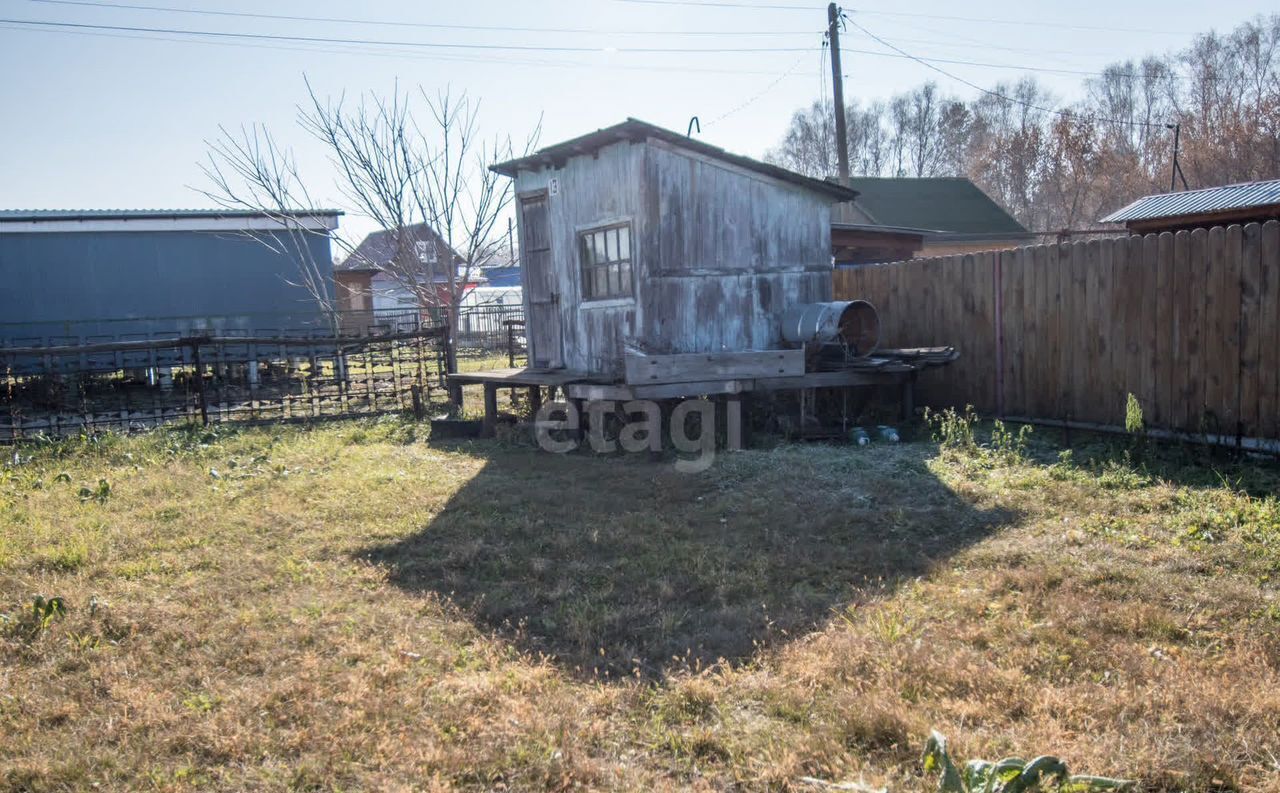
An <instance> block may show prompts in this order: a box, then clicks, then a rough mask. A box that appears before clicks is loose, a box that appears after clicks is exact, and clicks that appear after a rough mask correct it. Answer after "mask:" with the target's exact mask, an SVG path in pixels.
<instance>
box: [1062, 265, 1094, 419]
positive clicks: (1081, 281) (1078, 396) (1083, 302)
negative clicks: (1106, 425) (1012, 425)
mask: <svg viewBox="0 0 1280 793" xmlns="http://www.w3.org/2000/svg"><path fill="white" fill-rule="evenodd" d="M1088 247H1089V246H1088V245H1087V244H1085V243H1083V242H1074V243H1072V244H1071V258H1070V260H1069V261H1070V265H1069V268H1068V273H1069V275H1070V278H1069V279H1068V283H1069V284H1070V291H1069V293H1068V297H1069V299H1068V302H1067V311H1066V324H1065V327H1066V329H1067V330H1066V334H1065V335H1064V336H1063V342H1062V343H1063V346H1064V347H1068V348H1070V366H1069V367H1068V369H1067V370H1066V371H1067V373H1068V375H1069V380H1068V382H1067V389H1068V393H1069V394H1070V395H1071V415H1073V416H1075V417H1076V418H1077V420H1081V421H1083V420H1087V419H1088V416H1087V413H1088V411H1089V408H1088V405H1089V396H1090V393H1091V391H1092V390H1093V389H1094V388H1096V387H1097V383H1096V378H1094V377H1092V373H1091V370H1092V368H1093V362H1094V355H1093V350H1092V345H1091V344H1090V333H1089V326H1088V325H1087V324H1086V323H1085V319H1084V318H1085V316H1086V315H1087V314H1088V311H1089V284H1088V281H1089V274H1088V270H1087V262H1086V256H1087V253H1088Z"/></svg>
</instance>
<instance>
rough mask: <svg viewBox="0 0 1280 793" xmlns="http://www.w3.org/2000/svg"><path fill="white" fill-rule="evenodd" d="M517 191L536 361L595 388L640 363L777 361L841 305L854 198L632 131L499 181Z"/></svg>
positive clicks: (552, 150)
mask: <svg viewBox="0 0 1280 793" xmlns="http://www.w3.org/2000/svg"><path fill="white" fill-rule="evenodd" d="M494 170H495V171H497V172H498V173H501V174H505V175H507V176H511V177H513V178H514V179H515V193H516V201H517V220H518V224H519V233H520V250H521V255H522V261H523V264H522V269H523V278H524V282H523V286H524V300H525V317H526V322H527V337H528V340H529V360H530V364H531V366H532V367H536V368H546V369H562V370H565V371H566V372H572V373H575V374H580V375H583V376H586V377H590V378H591V379H593V380H595V381H596V382H621V381H623V380H624V379H625V378H626V363H627V359H628V352H631V353H636V352H638V353H649V354H655V355H672V354H679V353H732V352H742V351H758V350H776V349H778V348H779V347H780V346H781V317H782V314H783V312H784V311H785V310H786V309H787V308H788V307H789V306H792V305H795V304H800V303H815V302H823V301H829V300H831V271H832V259H831V205H832V204H833V203H836V202H841V201H851V200H853V199H854V198H855V197H856V196H857V193H856V192H855V191H853V190H850V189H848V188H846V187H842V186H840V185H838V184H835V183H833V182H827V181H822V180H818V179H811V178H809V177H805V176H801V175H800V174H797V173H793V172H791V171H788V170H786V169H783V168H779V167H777V166H774V165H770V164H768V163H764V162H760V161H757V160H753V159H750V158H747V157H742V156H739V155H735V154H730V153H729V152H726V151H724V150H723V149H720V148H717V147H715V146H711V145H708V144H706V143H703V142H701V141H698V140H695V139H692V138H690V137H687V136H684V135H680V134H678V133H676V132H672V131H670V130H666V129H663V128H661V127H657V126H654V125H652V124H647V123H645V122H642V121H637V120H635V119H628V120H626V121H624V122H622V123H621V124H617V125H615V126H612V127H608V128H606V129H602V130H599V131H597V132H592V133H590V134H588V135H583V136H582V137H579V138H575V139H573V140H570V141H566V142H564V143H559V144H556V145H554V146H549V147H547V148H545V149H542V150H541V151H539V152H537V153H536V154H533V155H531V156H527V157H522V158H519V159H516V160H511V161H509V162H505V163H501V164H499V165H496V166H494Z"/></svg>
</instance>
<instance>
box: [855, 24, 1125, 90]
mask: <svg viewBox="0 0 1280 793" xmlns="http://www.w3.org/2000/svg"><path fill="white" fill-rule="evenodd" d="M855 27H856V25H855ZM859 30H862V28H859ZM864 32H865V31H864ZM868 35H869V34H868ZM876 41H879V42H880V43H881V44H884V45H885V46H886V47H888V46H891V45H890V44H888V43H887V42H886V41H885V40H884V39H879V38H877V39H876ZM840 51H841V52H842V53H843V52H852V53H855V54H858V55H879V56H881V57H885V58H907V59H909V60H913V61H919V62H921V63H925V62H928V63H947V64H952V65H956V66H980V67H983V68H986V69H1014V70H1016V71H1020V72H1050V73H1054V74H1075V75H1081V76H1084V77H1100V76H1101V75H1102V72H1091V71H1084V70H1082V69H1055V68H1053V67H1050V66H1019V65H1017V64H1012V63H985V62H983V61H965V60H959V59H954V58H925V57H917V56H915V55H908V54H905V53H903V52H902V51H901V50H899V51H898V52H896V53H893V52H876V51H875V50H857V49H852V48H849V47H841V48H840Z"/></svg>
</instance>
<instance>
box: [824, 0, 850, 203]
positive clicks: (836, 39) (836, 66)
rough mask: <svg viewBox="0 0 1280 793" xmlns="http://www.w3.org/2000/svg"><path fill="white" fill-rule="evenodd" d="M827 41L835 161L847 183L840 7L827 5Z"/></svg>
mask: <svg viewBox="0 0 1280 793" xmlns="http://www.w3.org/2000/svg"><path fill="white" fill-rule="evenodd" d="M827 43H828V44H829V45H830V46H831V87H832V89H833V90H834V92H835V97H834V100H835V104H836V106H835V112H836V161H837V162H838V163H839V164H840V184H842V185H845V186H846V187H847V186H848V184H849V132H848V130H847V129H846V128H845V122H844V76H843V75H842V74H841V72H840V9H839V8H837V7H836V4H835V3H831V4H829V5H828V6H827Z"/></svg>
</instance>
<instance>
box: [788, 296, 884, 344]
mask: <svg viewBox="0 0 1280 793" xmlns="http://www.w3.org/2000/svg"><path fill="white" fill-rule="evenodd" d="M782 338H783V339H785V340H786V341H789V342H792V343H793V344H808V343H810V342H816V343H819V344H843V345H844V346H845V347H847V348H848V349H849V351H850V352H851V353H852V354H854V355H870V354H871V353H872V352H873V351H874V350H875V348H876V345H877V344H879V343H880V316H879V314H878V313H877V312H876V308H875V306H873V305H871V304H870V303H868V302H867V301H865V300H847V301H835V302H832V303H800V304H797V305H794V306H792V307H790V308H788V309H787V310H786V311H785V312H784V313H783V315H782Z"/></svg>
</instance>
